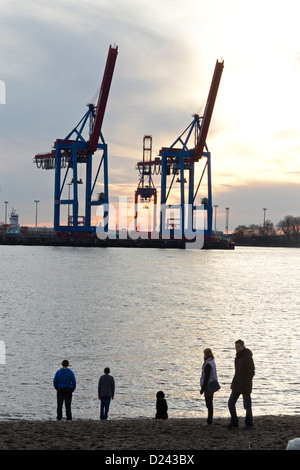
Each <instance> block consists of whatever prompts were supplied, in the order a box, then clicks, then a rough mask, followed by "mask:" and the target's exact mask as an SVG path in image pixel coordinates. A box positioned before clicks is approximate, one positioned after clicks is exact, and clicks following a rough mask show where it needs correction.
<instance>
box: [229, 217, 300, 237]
mask: <svg viewBox="0 0 300 470" xmlns="http://www.w3.org/2000/svg"><path fill="white" fill-rule="evenodd" d="M274 236H285V237H286V239H287V241H288V242H295V243H298V242H299V240H300V217H295V216H293V215H286V216H285V217H284V218H283V219H282V220H280V221H279V222H278V224H276V227H274V224H273V223H272V222H271V221H270V220H266V221H265V223H264V224H262V225H257V224H250V225H248V226H246V225H238V226H237V227H236V228H235V230H234V232H233V238H236V239H239V238H256V237H274Z"/></svg>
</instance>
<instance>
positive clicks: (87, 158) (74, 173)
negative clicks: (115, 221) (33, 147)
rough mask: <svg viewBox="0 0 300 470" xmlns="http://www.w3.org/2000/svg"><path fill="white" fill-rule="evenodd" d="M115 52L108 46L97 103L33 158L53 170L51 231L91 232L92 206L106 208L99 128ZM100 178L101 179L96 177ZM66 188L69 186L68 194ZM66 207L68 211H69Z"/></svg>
mask: <svg viewBox="0 0 300 470" xmlns="http://www.w3.org/2000/svg"><path fill="white" fill-rule="evenodd" d="M117 54H118V47H117V46H114V47H112V46H110V47H109V51H108V56H107V61H106V66H105V70H104V75H103V79H102V84H101V88H100V92H99V97H98V102H97V105H96V106H94V104H93V103H90V104H88V111H87V112H86V113H85V115H84V116H83V118H82V119H81V120H80V121H79V123H78V124H77V126H76V127H75V128H74V129H73V130H72V131H71V132H70V133H69V134H68V135H67V136H66V137H65V138H64V139H56V141H55V143H54V150H52V152H50V153H46V154H38V155H36V156H35V158H34V162H35V163H36V165H37V167H38V168H43V169H46V170H48V169H54V170H55V187H54V230H55V231H58V232H64V231H65V232H72V233H77V232H86V233H91V232H94V231H95V230H96V227H94V226H92V224H91V209H92V206H99V205H101V204H105V205H106V206H105V207H108V166H107V144H106V142H105V140H104V137H103V135H102V132H101V130H102V123H103V119H104V114H105V109H106V105H107V100H108V95H109V91H110V86H111V82H112V77H113V73H114V68H115V63H116V59H117ZM86 128H88V131H89V133H88V137H84V130H85V129H86ZM99 140H100V143H99ZM97 150H101V151H102V157H101V158H100V161H99V164H98V167H97V168H96V172H95V173H93V159H94V154H95V152H96V151H97ZM78 165H85V178H80V177H79V171H78V170H79V166H78ZM70 171H71V177H70V174H69V173H70ZM68 177H70V182H67V178H68ZM101 177H102V179H101V180H100V178H101ZM98 182H99V183H100V184H101V185H102V188H103V190H102V191H101V192H100V193H98V194H97V195H96V196H95V195H94V193H95V188H96V183H98ZM81 184H83V185H85V211H84V214H79V195H78V192H79V185H81ZM67 186H68V188H67ZM70 187H72V194H71V189H70ZM62 205H67V206H68V216H67V224H63V223H62V222H61V218H62V217H61V206H62ZM70 207H71V209H72V214H70V210H69V209H70Z"/></svg>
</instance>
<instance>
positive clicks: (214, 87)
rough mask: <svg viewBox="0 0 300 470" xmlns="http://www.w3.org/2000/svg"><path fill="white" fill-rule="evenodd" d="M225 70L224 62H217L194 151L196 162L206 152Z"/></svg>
mask: <svg viewBox="0 0 300 470" xmlns="http://www.w3.org/2000/svg"><path fill="white" fill-rule="evenodd" d="M223 68H224V61H222V62H218V61H217V63H216V66H215V71H214V75H213V78H212V82H211V86H210V90H209V94H208V98H207V102H206V107H205V111H204V115H203V119H202V124H201V129H200V135H199V139H198V143H197V145H196V147H195V151H194V156H193V160H194V161H196V160H199V159H200V158H201V157H202V153H203V150H204V146H205V142H206V137H207V133H208V129H209V125H210V121H211V117H212V113H213V109H214V105H215V101H216V97H217V93H218V89H219V84H220V81H221V76H222V72H223Z"/></svg>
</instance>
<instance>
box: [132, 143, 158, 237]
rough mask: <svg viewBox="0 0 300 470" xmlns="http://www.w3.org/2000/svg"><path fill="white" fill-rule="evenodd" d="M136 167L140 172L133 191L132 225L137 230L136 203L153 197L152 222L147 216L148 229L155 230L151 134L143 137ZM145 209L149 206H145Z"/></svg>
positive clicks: (153, 168) (153, 165)
mask: <svg viewBox="0 0 300 470" xmlns="http://www.w3.org/2000/svg"><path fill="white" fill-rule="evenodd" d="M136 167H137V169H138V171H139V174H140V181H139V184H138V187H137V189H136V191H135V197H134V203H135V206H134V207H135V218H134V227H135V231H136V232H137V231H138V227H137V219H138V203H139V200H140V201H141V202H143V203H146V204H147V203H150V202H151V201H152V199H153V202H154V205H153V214H152V223H151V220H149V217H148V231H150V227H151V231H153V232H155V231H156V207H157V191H156V188H155V186H154V182H153V178H152V174H153V171H155V168H156V166H155V162H154V161H153V160H152V136H151V135H145V136H144V139H143V161H142V162H138V163H137V166H136ZM147 210H150V208H149V207H148V206H147Z"/></svg>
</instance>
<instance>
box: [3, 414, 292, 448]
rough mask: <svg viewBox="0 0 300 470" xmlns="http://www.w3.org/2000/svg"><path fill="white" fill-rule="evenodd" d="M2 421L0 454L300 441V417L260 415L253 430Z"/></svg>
mask: <svg viewBox="0 0 300 470" xmlns="http://www.w3.org/2000/svg"><path fill="white" fill-rule="evenodd" d="M203 423H204V420H203V419H196V418H192V419H190V418H187V419H174V418H171V419H168V420H165V421H161V420H155V419H153V418H151V419H150V418H149V419H142V418H141V419H122V420H111V421H109V420H108V421H98V420H76V419H74V420H73V421H64V420H63V421H59V422H57V421H22V420H20V421H2V422H0V449H1V450H120V451H125V450H126V451H128V450H132V451H134V450H147V451H149V450H161V451H166V450H167V451H169V450H176V451H179V450H189V449H190V450H194V451H196V450H248V449H249V448H251V449H252V450H285V449H286V445H287V442H288V440H290V439H294V438H295V437H300V416H261V417H256V418H255V423H254V426H253V428H252V429H251V430H246V429H244V425H243V424H242V423H241V424H240V427H239V428H237V429H228V427H227V425H228V423H229V420H228V419H225V418H217V419H215V420H214V423H213V425H212V426H203Z"/></svg>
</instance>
